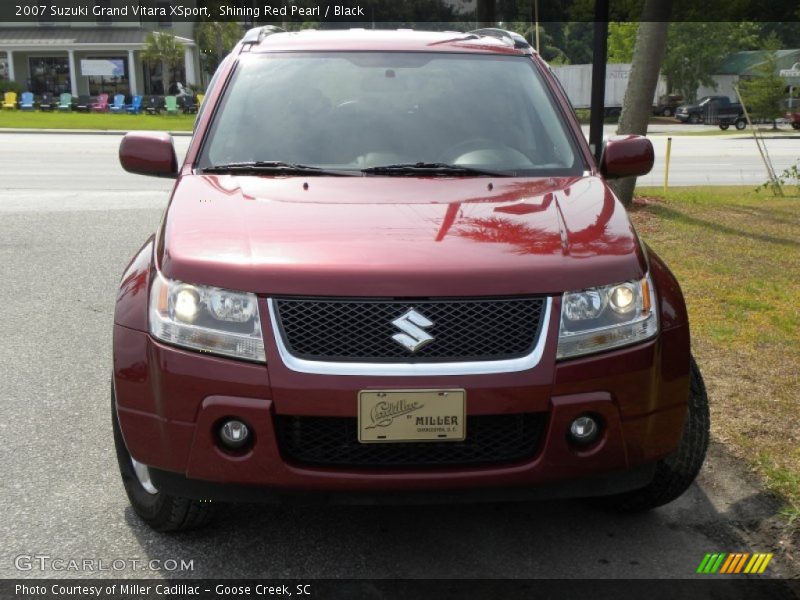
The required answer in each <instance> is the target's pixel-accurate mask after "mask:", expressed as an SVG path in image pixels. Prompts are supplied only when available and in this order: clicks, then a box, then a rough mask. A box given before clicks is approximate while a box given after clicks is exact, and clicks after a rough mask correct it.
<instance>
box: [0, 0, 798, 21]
mask: <svg viewBox="0 0 800 600" xmlns="http://www.w3.org/2000/svg"><path fill="white" fill-rule="evenodd" d="M658 4H659V6H658V7H657V9H656V10H655V11H651V12H649V13H648V12H643V11H645V10H646V9H647V8H650V9H652V7H653V3H650V6H649V7H646V6H645V1H644V0H2V2H0V27H13V26H15V25H26V24H31V23H38V24H40V25H45V26H46V25H48V24H62V25H63V24H68V23H72V24H76V23H84V24H85V23H95V22H100V23H108V24H114V23H131V24H138V23H161V24H166V23H175V22H198V21H237V22H244V23H245V24H254V25H258V24H269V23H273V24H282V25H284V26H287V25H291V24H295V25H298V26H300V25H303V24H306V25H308V24H309V23H311V24H314V25H315V26H318V27H325V26H326V25H330V26H337V25H338V26H341V24H346V23H350V24H354V25H357V24H362V25H363V24H373V23H392V24H409V25H411V24H413V25H416V24H423V23H438V24H446V23H453V24H456V23H465V24H486V23H498V24H501V25H502V24H503V23H508V22H518V21H526V22H532V21H534V19H535V20H537V21H539V22H590V21H595V20H596V15H597V14H608V20H609V21H628V22H635V21H640V20H645V21H660V20H669V21H762V22H784V23H785V22H791V21H800V3H798V2H797V1H796V0H771V1H769V2H764V1H763V0H703V1H702V2H700V1H698V0H661V1H660V2H659V3H658ZM604 5H607V9H608V10H607V11H606V10H604V9H603V8H604ZM598 7H599V8H600V11H599V12H598V11H597V9H598ZM670 8H671V10H670ZM603 20H605V19H603Z"/></svg>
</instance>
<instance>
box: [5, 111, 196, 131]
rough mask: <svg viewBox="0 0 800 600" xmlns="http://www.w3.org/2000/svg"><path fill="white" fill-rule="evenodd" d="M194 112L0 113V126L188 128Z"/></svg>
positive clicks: (127, 128) (159, 129) (129, 129)
mask: <svg viewBox="0 0 800 600" xmlns="http://www.w3.org/2000/svg"><path fill="white" fill-rule="evenodd" d="M194 119H195V115H183V114H181V115H127V114H126V115H112V114H107V113H101V114H92V113H77V112H70V113H58V112H39V111H36V112H23V111H19V110H15V111H6V110H4V111H2V112H0V129H2V128H4V127H7V128H23V129H97V130H109V129H114V130H122V131H133V130H141V129H146V130H155V131H191V130H192V127H193V126H194Z"/></svg>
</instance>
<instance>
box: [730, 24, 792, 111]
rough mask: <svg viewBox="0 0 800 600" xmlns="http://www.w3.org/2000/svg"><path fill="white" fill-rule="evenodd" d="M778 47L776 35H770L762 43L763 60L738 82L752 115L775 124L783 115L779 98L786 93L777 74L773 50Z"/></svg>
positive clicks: (783, 84)
mask: <svg viewBox="0 0 800 600" xmlns="http://www.w3.org/2000/svg"><path fill="white" fill-rule="evenodd" d="M779 48H780V41H779V40H778V38H777V36H775V35H771V36H770V37H769V38H767V41H766V42H765V44H764V61H763V62H762V63H760V64H759V65H758V66H757V67H756V69H755V71H756V73H755V75H753V76H751V77H747V78H743V79H742V81H741V83H740V84H739V93H740V94H741V95H742V100H744V103H745V105H747V107H748V109H749V110H750V113H751V115H752V116H754V117H756V118H760V119H769V120H772V122H773V127H774V125H775V119H777V118H778V117H780V116H782V115H783V109H782V108H781V100H783V97H784V95H785V93H786V81H784V79H783V78H782V77H781V76H780V75H778V72H777V69H778V66H777V59H776V56H775V51H776V50H778V49H779Z"/></svg>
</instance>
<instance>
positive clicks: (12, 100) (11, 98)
mask: <svg viewBox="0 0 800 600" xmlns="http://www.w3.org/2000/svg"><path fill="white" fill-rule="evenodd" d="M3 110H17V93H16V92H6V93H5V94H4V95H3Z"/></svg>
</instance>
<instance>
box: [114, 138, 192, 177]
mask: <svg viewBox="0 0 800 600" xmlns="http://www.w3.org/2000/svg"><path fill="white" fill-rule="evenodd" d="M119 162H120V164H121V165H122V168H123V169H125V170H126V171H128V172H129V173H137V174H139V175H152V176H154V177H173V178H174V177H177V176H178V157H177V156H176V154H175V146H174V144H173V143H172V136H171V135H169V134H168V133H151V132H132V133H128V134H126V135H125V137H123V138H122V141H121V142H120V144H119Z"/></svg>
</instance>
